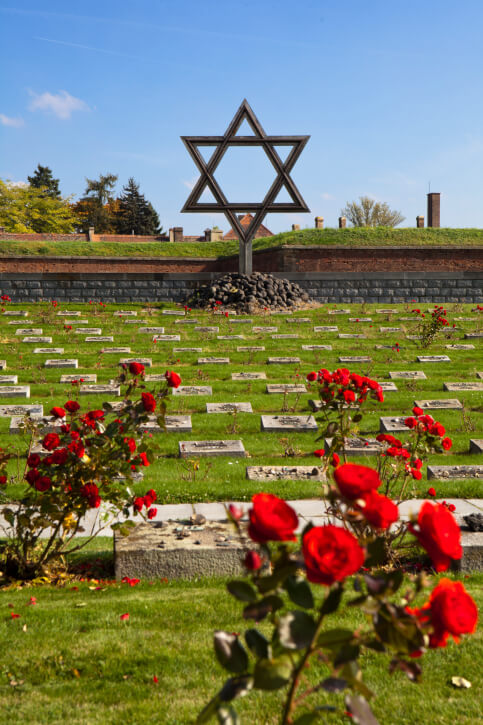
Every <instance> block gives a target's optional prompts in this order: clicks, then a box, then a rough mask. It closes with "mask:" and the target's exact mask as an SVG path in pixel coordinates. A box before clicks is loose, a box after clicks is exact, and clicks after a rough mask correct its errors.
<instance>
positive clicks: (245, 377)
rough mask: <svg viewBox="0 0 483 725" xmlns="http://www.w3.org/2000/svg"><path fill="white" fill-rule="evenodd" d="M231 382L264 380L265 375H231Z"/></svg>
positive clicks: (243, 373)
mask: <svg viewBox="0 0 483 725" xmlns="http://www.w3.org/2000/svg"><path fill="white" fill-rule="evenodd" d="M231 379H232V380H266V379H267V374H266V373H245V372H242V373H232V374H231Z"/></svg>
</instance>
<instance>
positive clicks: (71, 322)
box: [64, 320, 89, 327]
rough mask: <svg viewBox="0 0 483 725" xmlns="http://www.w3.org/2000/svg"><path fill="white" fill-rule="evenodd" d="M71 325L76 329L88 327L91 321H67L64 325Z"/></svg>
mask: <svg viewBox="0 0 483 725" xmlns="http://www.w3.org/2000/svg"><path fill="white" fill-rule="evenodd" d="M67 324H69V325H70V326H71V327H74V326H75V325H88V324H89V320H67V321H66V322H64V325H67Z"/></svg>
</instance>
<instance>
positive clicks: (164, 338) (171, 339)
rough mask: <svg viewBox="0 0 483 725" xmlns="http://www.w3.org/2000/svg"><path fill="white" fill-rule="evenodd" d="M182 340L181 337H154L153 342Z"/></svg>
mask: <svg viewBox="0 0 483 725" xmlns="http://www.w3.org/2000/svg"><path fill="white" fill-rule="evenodd" d="M180 340H181V337H180V335H155V336H154V337H153V342H179V341H180Z"/></svg>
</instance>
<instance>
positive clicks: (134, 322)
mask: <svg viewBox="0 0 483 725" xmlns="http://www.w3.org/2000/svg"><path fill="white" fill-rule="evenodd" d="M123 324H124V325H147V324H148V321H147V320H135V319H134V318H133V319H130V318H129V317H128V318H126V319H125V320H123Z"/></svg>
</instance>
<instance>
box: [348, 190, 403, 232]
mask: <svg viewBox="0 0 483 725" xmlns="http://www.w3.org/2000/svg"><path fill="white" fill-rule="evenodd" d="M340 213H341V216H345V217H346V218H347V219H348V220H349V221H350V223H351V224H352V225H353V226H355V227H397V225H398V224H401V222H403V221H404V219H405V217H403V215H402V214H401V213H400V212H399V211H394V210H392V209H390V208H389V205H388V204H387V202H380V201H375V200H374V199H371V198H370V197H368V196H360V197H359V203H357V202H356V201H350V202H347V204H346V206H345V207H344V208H343V209H342V210H341V212H340Z"/></svg>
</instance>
